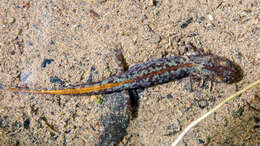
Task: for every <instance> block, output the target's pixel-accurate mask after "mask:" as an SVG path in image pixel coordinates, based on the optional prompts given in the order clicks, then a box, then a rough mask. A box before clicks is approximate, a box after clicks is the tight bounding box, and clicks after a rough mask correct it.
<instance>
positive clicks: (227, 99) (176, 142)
mask: <svg viewBox="0 0 260 146" xmlns="http://www.w3.org/2000/svg"><path fill="white" fill-rule="evenodd" d="M258 84H260V79H258V80H257V81H255V82H253V83H252V84H250V85H248V86H246V87H245V88H244V89H242V90H240V91H238V92H236V93H234V94H233V95H231V96H229V97H227V98H226V99H224V100H223V101H222V102H221V103H220V104H218V105H217V106H215V107H214V108H213V109H211V110H210V111H209V112H207V113H206V114H204V115H202V116H201V117H200V118H198V119H197V120H195V121H193V122H192V123H191V124H190V125H189V126H188V127H187V128H185V129H184V131H183V132H182V133H181V134H180V135H179V136H178V137H177V139H176V140H175V141H174V142H173V143H172V146H176V145H177V144H178V143H179V142H180V140H181V139H182V138H183V136H184V135H185V134H186V133H188V132H189V131H190V130H191V128H192V127H194V126H196V125H197V124H198V123H199V122H201V121H202V120H204V119H205V118H207V117H208V116H209V115H210V114H212V113H214V112H215V111H216V110H218V109H219V108H220V107H222V106H223V105H224V104H226V103H227V102H228V101H230V100H231V99H233V98H235V97H237V96H238V95H240V94H242V93H243V92H245V91H247V90H249V89H251V88H253V87H254V86H256V85H258Z"/></svg>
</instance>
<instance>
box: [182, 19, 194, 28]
mask: <svg viewBox="0 0 260 146" xmlns="http://www.w3.org/2000/svg"><path fill="white" fill-rule="evenodd" d="M192 20H193V18H192V17H190V18H189V19H187V20H186V21H185V22H184V23H183V24H182V25H181V28H182V29H184V28H186V27H187V26H188V25H189V24H190V23H191V22H192Z"/></svg>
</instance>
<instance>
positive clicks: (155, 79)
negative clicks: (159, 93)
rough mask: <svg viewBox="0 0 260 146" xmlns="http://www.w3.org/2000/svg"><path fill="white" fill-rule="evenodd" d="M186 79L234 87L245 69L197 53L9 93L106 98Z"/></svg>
mask: <svg viewBox="0 0 260 146" xmlns="http://www.w3.org/2000/svg"><path fill="white" fill-rule="evenodd" d="M191 50H192V49H191ZM184 77H191V79H200V80H206V81H212V82H218V83H219V82H223V83H233V82H237V81H239V80H240V79H241V69H240V68H239V67H238V65H236V64H235V63H233V62H232V61H230V60H228V59H227V58H225V57H221V56H217V55H214V54H212V53H205V52H204V51H203V50H202V49H193V50H192V51H188V52H187V53H185V54H183V55H180V56H171V57H166V58H160V59H153V60H151V61H148V62H143V63H138V64H134V65H132V66H130V67H129V68H128V70H127V71H125V72H122V73H120V74H116V75H114V76H111V77H108V78H106V79H104V80H101V81H98V82H93V83H91V84H82V85H79V86H76V87H71V88H64V89H52V90H33V89H22V88H8V90H9V91H14V92H29V93H42V94H57V95H69V94H103V93H111V92H116V91H123V90H127V89H137V88H146V87H150V86H154V85H157V84H162V83H167V82H169V81H173V80H178V79H181V78H184Z"/></svg>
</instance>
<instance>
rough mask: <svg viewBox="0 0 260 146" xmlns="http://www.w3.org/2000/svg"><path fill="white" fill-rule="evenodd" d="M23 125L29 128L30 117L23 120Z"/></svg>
mask: <svg viewBox="0 0 260 146" xmlns="http://www.w3.org/2000/svg"><path fill="white" fill-rule="evenodd" d="M23 126H24V128H25V129H29V128H30V119H26V120H24V122H23Z"/></svg>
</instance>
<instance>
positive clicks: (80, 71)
mask: <svg viewBox="0 0 260 146" xmlns="http://www.w3.org/2000/svg"><path fill="white" fill-rule="evenodd" d="M259 14H260V2H259V1H258V0H247V1H239V0H233V1H228V0H226V1H225V0H223V1H222V0H218V1H217V0H211V1H204V0H187V1H178V0H172V1H171V0H165V1H162V0H154V1H153V0H147V1H134V0H133V1H132V0H131V1H127V0H125V1H115V0H111V1H109V0H108V1H107V0H97V1H94V0H92V1H80V0H79V1H77V2H66V1H36V0H35V1H23V0H21V1H15V0H1V1H0V57H1V62H0V70H1V71H0V83H1V86H3V87H16V86H20V87H29V88H33V89H40V88H54V87H55V88H58V87H64V86H69V85H73V84H79V83H85V82H87V80H88V76H89V74H90V69H91V67H92V66H94V67H95V68H96V71H95V73H94V75H93V78H94V79H93V80H95V81H97V80H101V79H103V78H105V77H108V76H110V75H111V74H113V73H115V70H116V68H115V66H116V63H115V61H114V59H113V53H111V49H113V47H114V46H115V45H117V44H121V45H122V47H123V54H124V56H125V59H126V62H127V63H128V65H131V64H135V63H138V62H144V61H148V60H151V59H154V58H161V57H165V56H174V55H177V54H178V52H179V46H178V44H179V42H182V41H183V42H188V41H190V42H192V43H193V44H194V45H196V46H197V47H199V48H204V49H205V50H206V51H209V50H210V51H211V52H212V53H214V54H217V55H219V56H224V57H227V58H229V59H230V60H233V61H234V62H236V63H237V64H238V65H239V66H240V67H241V68H242V69H243V71H244V78H243V79H242V80H241V81H240V82H238V83H236V84H231V85H230V84H215V85H214V86H213V89H212V90H211V91H210V90H209V89H208V88H207V85H206V87H205V88H199V86H198V83H196V84H195V85H194V86H195V87H194V88H195V91H194V92H189V90H188V88H187V87H188V79H186V78H185V79H181V80H179V81H175V82H170V83H167V84H163V85H158V86H155V87H151V88H147V89H145V90H144V91H143V92H141V93H140V95H139V96H140V97H141V98H140V100H139V107H138V112H137V115H136V116H134V117H133V118H132V120H131V121H130V125H129V127H128V129H127V135H126V136H125V138H124V139H123V140H122V141H121V142H120V145H137V146H138V145H170V144H171V143H172V142H173V140H174V139H175V138H176V137H177V136H178V134H180V131H181V130H183V129H184V128H185V127H186V126H187V125H188V124H189V123H190V122H192V121H193V120H194V119H196V118H198V117H199V116H200V115H202V114H203V113H205V112H206V111H208V110H209V109H211V108H212V107H213V106H215V105H216V104H218V103H220V102H221V101H222V100H223V99H224V97H226V96H228V95H230V94H231V93H234V92H235V91H237V90H239V89H241V88H242V87H244V86H246V85H248V84H249V83H251V82H253V81H255V80H256V79H259V78H260V61H259V60H260V48H259V46H260V15H259ZM46 59H50V60H49V62H48V63H50V64H48V63H47V64H46V65H44V64H43V62H44V60H45V61H46ZM259 89H260V88H259V87H257V88H254V89H253V90H250V91H249V92H247V93H245V94H243V95H242V96H240V98H239V99H236V100H234V101H232V103H229V104H227V105H225V107H223V108H222V109H221V110H220V111H218V112H216V113H215V114H214V115H213V116H210V117H209V118H207V120H205V121H203V122H202V123H200V124H199V125H198V126H197V127H196V128H194V129H193V130H192V132H190V133H189V134H188V135H187V136H186V137H185V138H184V140H183V141H182V142H181V143H180V145H259V144H260V135H259V131H260V128H259V126H260V112H259V110H260V108H259V107H260V106H259V105H260V104H259V103H260V102H259V101H260V91H259ZM98 97H102V95H99V96H98ZM100 110H102V105H100V104H99V103H98V102H97V99H96V97H95V96H53V95H36V94H25V93H10V92H6V91H3V92H0V142H1V143H2V145H19V144H20V145H31V144H35V145H36V144H41V145H47V144H48V145H50V144H53V145H73V144H77V145H83V144H84V145H94V144H96V143H97V140H98V136H99V135H100V134H101V133H102V130H103V129H104V128H103V127H102V124H101V123H100V121H99V117H100Z"/></svg>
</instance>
